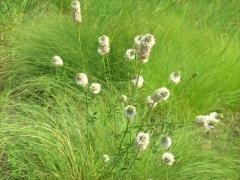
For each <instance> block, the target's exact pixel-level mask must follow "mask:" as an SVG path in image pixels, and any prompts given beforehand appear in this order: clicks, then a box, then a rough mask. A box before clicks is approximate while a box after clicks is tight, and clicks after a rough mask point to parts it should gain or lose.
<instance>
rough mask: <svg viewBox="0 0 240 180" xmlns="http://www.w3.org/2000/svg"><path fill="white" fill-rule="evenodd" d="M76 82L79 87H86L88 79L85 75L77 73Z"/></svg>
mask: <svg viewBox="0 0 240 180" xmlns="http://www.w3.org/2000/svg"><path fill="white" fill-rule="evenodd" d="M75 81H76V84H77V85H79V86H82V87H86V86H87V84H88V77H87V75H86V74H85V73H77V75H76V79H75Z"/></svg>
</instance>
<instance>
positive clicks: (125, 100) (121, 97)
mask: <svg viewBox="0 0 240 180" xmlns="http://www.w3.org/2000/svg"><path fill="white" fill-rule="evenodd" d="M120 101H121V102H123V103H127V102H128V97H127V96H126V95H121V96H120Z"/></svg>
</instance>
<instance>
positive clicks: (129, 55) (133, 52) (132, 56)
mask: <svg viewBox="0 0 240 180" xmlns="http://www.w3.org/2000/svg"><path fill="white" fill-rule="evenodd" d="M125 57H126V58H127V60H129V61H131V60H134V59H135V58H136V50H135V49H128V50H127V51H126V54H125Z"/></svg>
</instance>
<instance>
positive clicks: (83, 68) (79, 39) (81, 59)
mask: <svg viewBox="0 0 240 180" xmlns="http://www.w3.org/2000/svg"><path fill="white" fill-rule="evenodd" d="M78 43H79V49H80V62H81V61H82V71H83V72H85V62H84V59H83V51H82V42H81V28H80V26H79V25H78Z"/></svg>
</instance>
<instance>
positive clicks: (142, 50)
mask: <svg viewBox="0 0 240 180" xmlns="http://www.w3.org/2000/svg"><path fill="white" fill-rule="evenodd" d="M155 43H156V41H155V38H154V37H153V35H151V34H146V35H140V36H136V37H135V39H134V45H135V48H136V51H137V56H138V58H139V60H140V61H141V62H142V63H146V62H148V58H149V56H150V52H151V49H152V47H153V45H154V44H155Z"/></svg>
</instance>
